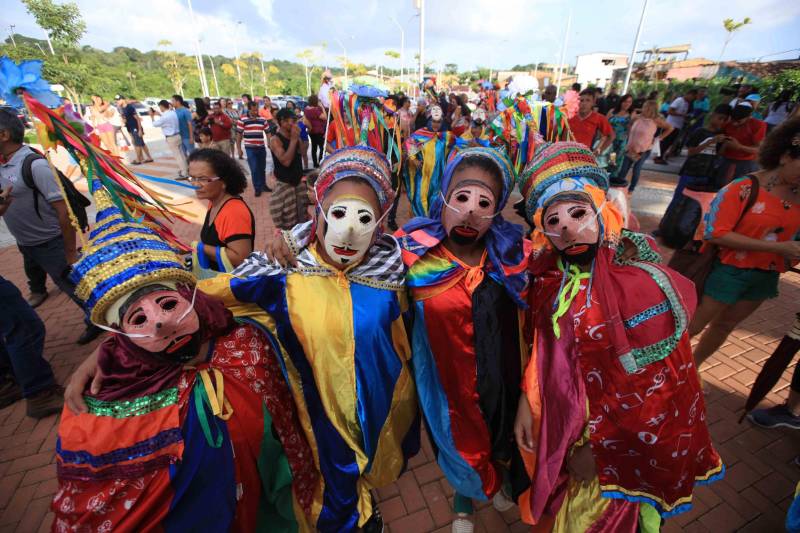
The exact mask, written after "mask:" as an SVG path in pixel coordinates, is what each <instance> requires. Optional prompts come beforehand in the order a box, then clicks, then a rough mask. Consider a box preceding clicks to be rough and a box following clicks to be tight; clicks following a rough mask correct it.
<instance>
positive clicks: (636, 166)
mask: <svg viewBox="0 0 800 533" xmlns="http://www.w3.org/2000/svg"><path fill="white" fill-rule="evenodd" d="M648 157H650V150H648V151H646V152H642V153H641V154H639V160H638V161H634V160H633V159H631V158H630V157H628V156H627V155H626V156H625V160H624V161H623V162H622V167H621V168H620V169H619V174H617V175H616V176H615V178H616V179H615V180H612V181H616V182H618V183H623V184H624V183H625V179H626V178H627V177H628V170H630V168H631V167H633V175H632V176H631V184H630V185H629V186H628V190H629V191H630V192H633V190H634V189H635V188H636V184H637V183H639V175H640V174H641V173H642V165H644V162H645V161H647V158H648Z"/></svg>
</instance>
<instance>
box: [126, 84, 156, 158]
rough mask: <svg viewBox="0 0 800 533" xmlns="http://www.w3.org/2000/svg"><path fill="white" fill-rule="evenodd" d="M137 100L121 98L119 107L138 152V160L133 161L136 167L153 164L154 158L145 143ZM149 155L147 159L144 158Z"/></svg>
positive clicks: (134, 147)
mask: <svg viewBox="0 0 800 533" xmlns="http://www.w3.org/2000/svg"><path fill="white" fill-rule="evenodd" d="M135 103H136V99H135V98H127V99H126V98H124V97H123V98H120V99H119V105H120V107H121V108H122V117H123V119H124V120H125V129H126V130H128V133H130V134H131V139H132V140H133V149H134V150H135V151H136V160H135V161H133V164H134V165H141V164H142V163H151V162H152V161H153V156H151V155H150V150H149V149H148V148H147V145H146V144H145V143H144V128H143V127H142V119H141V118H140V117H139V113H138V112H137V111H136V106H134V105H133V104H135ZM144 155H147V158H146V159H145V158H144Z"/></svg>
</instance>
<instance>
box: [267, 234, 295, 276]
mask: <svg viewBox="0 0 800 533" xmlns="http://www.w3.org/2000/svg"><path fill="white" fill-rule="evenodd" d="M266 248H267V249H266V252H267V255H268V256H269V258H270V259H272V260H273V261H277V262H278V264H279V265H281V266H282V267H283V268H288V267H290V266H292V267H297V258H296V257H295V256H294V254H293V253H292V251H291V250H290V249H289V245H287V244H286V241H285V240H283V236H282V235H281V234H280V233H277V232H276V233H275V236H274V237H273V238H272V239H270V240H269V241H268V242H267V246H266Z"/></svg>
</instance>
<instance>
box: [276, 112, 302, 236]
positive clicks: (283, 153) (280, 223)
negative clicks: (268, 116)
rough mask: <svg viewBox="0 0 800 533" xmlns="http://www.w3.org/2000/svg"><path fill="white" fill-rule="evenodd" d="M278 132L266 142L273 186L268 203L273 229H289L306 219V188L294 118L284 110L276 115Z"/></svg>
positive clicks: (298, 130) (292, 113)
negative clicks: (272, 171)
mask: <svg viewBox="0 0 800 533" xmlns="http://www.w3.org/2000/svg"><path fill="white" fill-rule="evenodd" d="M275 118H276V119H277V122H278V131H277V132H276V133H275V135H273V136H272V139H271V140H270V142H269V149H270V152H272V161H273V166H274V167H275V169H274V174H275V179H276V180H277V181H276V184H275V188H274V189H273V192H272V197H271V198H270V201H269V212H270V215H271V216H272V222H273V224H275V227H277V228H280V229H285V230H290V229H292V228H293V227H295V226H296V225H297V224H300V223H302V222H305V221H306V220H308V189H307V187H306V184H305V182H304V181H303V163H302V160H301V156H300V150H301V148H300V146H301V144H300V128H299V127H298V126H297V116H296V115H295V114H294V112H293V111H292V110H291V109H287V108H283V109H281V110H280V111H278V113H277V114H276V117H275Z"/></svg>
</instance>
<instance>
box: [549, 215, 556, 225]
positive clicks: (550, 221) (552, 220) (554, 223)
mask: <svg viewBox="0 0 800 533" xmlns="http://www.w3.org/2000/svg"><path fill="white" fill-rule="evenodd" d="M547 225H548V226H556V225H558V217H557V216H555V215H554V216H551V217H549V218H548V219H547Z"/></svg>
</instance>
